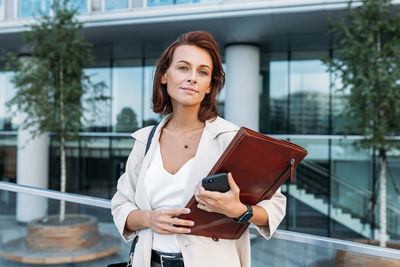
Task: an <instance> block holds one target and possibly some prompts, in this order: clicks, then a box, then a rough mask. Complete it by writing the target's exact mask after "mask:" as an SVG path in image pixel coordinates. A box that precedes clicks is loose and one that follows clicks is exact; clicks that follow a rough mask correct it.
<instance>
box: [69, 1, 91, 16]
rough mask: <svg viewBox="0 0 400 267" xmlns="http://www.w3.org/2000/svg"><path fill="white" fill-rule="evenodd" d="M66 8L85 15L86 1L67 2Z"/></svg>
mask: <svg viewBox="0 0 400 267" xmlns="http://www.w3.org/2000/svg"><path fill="white" fill-rule="evenodd" d="M68 6H69V7H70V6H72V7H73V8H76V9H77V11H78V13H80V14H81V13H87V0H69V1H68Z"/></svg>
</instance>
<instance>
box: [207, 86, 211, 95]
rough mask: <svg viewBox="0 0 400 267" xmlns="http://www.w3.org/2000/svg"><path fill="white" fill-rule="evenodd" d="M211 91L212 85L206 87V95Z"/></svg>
mask: <svg viewBox="0 0 400 267" xmlns="http://www.w3.org/2000/svg"><path fill="white" fill-rule="evenodd" d="M210 92H211V86H210V87H208V88H207V89H206V95H208V94H209V93H210Z"/></svg>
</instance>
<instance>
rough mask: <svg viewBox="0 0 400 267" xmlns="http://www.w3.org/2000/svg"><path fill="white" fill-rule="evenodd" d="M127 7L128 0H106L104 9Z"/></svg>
mask: <svg viewBox="0 0 400 267" xmlns="http://www.w3.org/2000/svg"><path fill="white" fill-rule="evenodd" d="M127 8H129V1H128V0H106V10H115V9H127Z"/></svg>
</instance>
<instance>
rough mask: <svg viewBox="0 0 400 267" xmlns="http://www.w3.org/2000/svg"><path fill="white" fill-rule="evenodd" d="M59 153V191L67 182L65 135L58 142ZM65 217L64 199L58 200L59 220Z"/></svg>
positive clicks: (62, 190) (63, 189) (62, 189)
mask: <svg viewBox="0 0 400 267" xmlns="http://www.w3.org/2000/svg"><path fill="white" fill-rule="evenodd" d="M60 153H61V159H60V161H61V180H60V187H61V188H60V191H61V192H65V187H66V184H67V166H66V158H65V137H64V136H62V137H61V142H60ZM64 218H65V200H61V201H60V222H62V221H64Z"/></svg>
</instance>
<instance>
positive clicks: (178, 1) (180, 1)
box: [176, 0, 203, 4]
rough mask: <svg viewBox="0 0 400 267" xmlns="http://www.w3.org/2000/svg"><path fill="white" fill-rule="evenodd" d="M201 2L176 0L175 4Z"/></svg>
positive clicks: (196, 0)
mask: <svg viewBox="0 0 400 267" xmlns="http://www.w3.org/2000/svg"><path fill="white" fill-rule="evenodd" d="M200 2H203V1H201V0H176V3H177V4H191V3H200Z"/></svg>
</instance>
